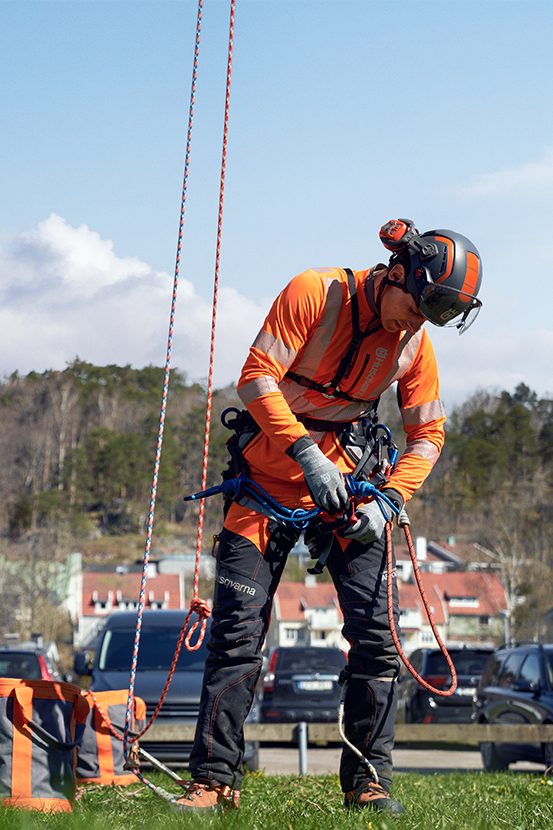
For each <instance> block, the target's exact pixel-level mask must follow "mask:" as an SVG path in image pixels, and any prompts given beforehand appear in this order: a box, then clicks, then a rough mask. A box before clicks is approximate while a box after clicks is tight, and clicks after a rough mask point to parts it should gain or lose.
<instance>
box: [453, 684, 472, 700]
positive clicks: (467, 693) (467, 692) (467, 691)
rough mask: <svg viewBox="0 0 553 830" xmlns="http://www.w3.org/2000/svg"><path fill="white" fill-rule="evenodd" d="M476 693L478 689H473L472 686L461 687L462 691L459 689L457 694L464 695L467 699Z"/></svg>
mask: <svg viewBox="0 0 553 830" xmlns="http://www.w3.org/2000/svg"><path fill="white" fill-rule="evenodd" d="M475 692H476V689H473V688H472V687H470V686H461V688H460V689H457V692H456V694H458V695H464V696H465V697H472V696H473V695H474V693H475Z"/></svg>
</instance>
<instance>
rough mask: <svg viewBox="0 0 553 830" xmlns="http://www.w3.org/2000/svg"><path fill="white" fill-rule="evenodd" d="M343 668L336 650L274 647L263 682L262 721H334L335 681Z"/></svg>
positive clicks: (337, 696) (340, 653)
mask: <svg viewBox="0 0 553 830" xmlns="http://www.w3.org/2000/svg"><path fill="white" fill-rule="evenodd" d="M345 665H346V657H345V655H344V652H343V651H340V649H339V648H320V647H309V646H306V647H302V646H288V647H283V646H276V647H275V648H274V649H273V650H272V651H271V654H270V657H269V665H268V667H267V672H266V674H265V676H264V677H263V680H262V688H263V699H262V701H261V720H262V722H264V723H298V722H300V721H309V722H322V723H325V722H329V721H334V720H336V710H337V708H338V704H339V702H340V686H339V684H338V678H339V676H340V672H341V671H342V669H343V668H345Z"/></svg>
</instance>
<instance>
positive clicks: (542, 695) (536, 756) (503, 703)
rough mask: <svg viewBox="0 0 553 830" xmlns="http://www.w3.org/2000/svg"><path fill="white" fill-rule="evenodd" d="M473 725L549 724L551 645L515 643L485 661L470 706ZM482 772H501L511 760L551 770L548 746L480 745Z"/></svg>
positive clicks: (552, 750) (551, 746) (552, 749)
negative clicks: (472, 712) (537, 764)
mask: <svg viewBox="0 0 553 830" xmlns="http://www.w3.org/2000/svg"><path fill="white" fill-rule="evenodd" d="M474 720H475V721H476V723H498V724H499V723H517V724H520V723H535V724H541V723H553V645H540V644H539V643H521V644H517V645H514V646H511V647H502V648H500V649H498V650H497V651H496V652H495V654H494V655H493V657H490V659H489V660H488V662H487V663H486V666H485V668H484V671H483V672H482V676H481V678H480V683H479V685H478V690H477V695H476V700H475V703H474ZM480 753H481V755H482V763H483V765H484V769H486V770H489V771H498V770H505V769H507V768H508V766H509V764H512V763H515V762H516V761H534V762H537V763H540V764H542V763H543V764H545V765H546V766H547V767H551V766H553V743H542V744H540V743H528V744H518V743H512V744H510V743H491V742H488V741H486V742H483V743H481V744H480Z"/></svg>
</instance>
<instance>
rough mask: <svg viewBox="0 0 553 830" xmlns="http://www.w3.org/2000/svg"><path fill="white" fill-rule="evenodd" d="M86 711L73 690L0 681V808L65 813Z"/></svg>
mask: <svg viewBox="0 0 553 830" xmlns="http://www.w3.org/2000/svg"><path fill="white" fill-rule="evenodd" d="M88 712H89V705H88V702H87V701H86V699H85V698H84V697H83V695H82V693H81V690H80V689H79V687H78V686H74V685H73V684H71V683H56V682H54V681H52V680H19V679H14V678H0V802H1V804H2V806H4V807H8V806H13V807H24V808H26V809H28V810H44V811H46V812H48V811H52V812H71V810H72V803H73V798H74V795H75V764H76V752H75V747H76V746H77V744H78V742H79V741H80V739H81V737H82V735H83V732H84V728H85V721H86V718H87V715H88Z"/></svg>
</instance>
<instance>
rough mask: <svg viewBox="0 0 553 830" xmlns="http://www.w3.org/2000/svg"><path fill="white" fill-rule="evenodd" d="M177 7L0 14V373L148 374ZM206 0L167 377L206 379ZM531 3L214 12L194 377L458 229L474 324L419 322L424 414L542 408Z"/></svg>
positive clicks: (400, 1)
mask: <svg viewBox="0 0 553 830" xmlns="http://www.w3.org/2000/svg"><path fill="white" fill-rule="evenodd" d="M196 13H197V2H196V0H145V1H144V2H142V0H0V107H1V112H2V128H1V129H0V153H1V159H2V163H1V165H0V194H1V198H0V375H1V376H9V375H10V374H11V373H13V372H14V371H17V372H19V374H22V375H25V374H27V373H28V372H30V371H37V372H42V371H44V370H48V369H55V370H61V369H63V368H65V366H66V364H67V363H69V362H70V361H72V360H73V359H74V358H75V357H77V356H78V357H79V358H80V359H81V360H86V361H88V362H91V363H95V364H97V365H105V364H113V363H115V364H120V365H125V364H131V365H132V366H134V367H135V368H141V367H142V366H145V365H148V364H154V365H158V366H162V365H164V363H165V357H166V349H167V332H168V326H169V314H170V308H171V295H172V289H173V276H174V269H175V255H176V248H177V237H178V226H179V214H180V201H181V193H182V182H183V169H184V153H185V148H186V132H187V122H188V107H189V98H190V85H191V77H192V61H193V53H194V40H195V29H196ZM229 15H230V0H205V2H204V11H203V22H202V33H201V43H200V54H199V64H198V81H197V90H196V105H195V113H194V124H193V131H192V145H191V156H190V167H189V179H188V193H187V203H186V213H185V223H184V233H183V242H182V255H181V263H180V280H179V291H178V299H177V306H176V318H175V331H174V338H173V348H172V366H173V367H174V368H177V369H179V370H181V371H182V372H184V373H185V374H186V376H187V378H188V379H189V380H190V381H193V380H204V379H205V378H206V377H207V374H208V367H209V342H210V333H211V309H212V298H213V285H214V274H215V251H216V236H217V212H218V199H219V177H220V169H221V150H222V134H223V119H224V103H225V101H224V98H225V83H226V68H227V48H228V28H229ZM552 35H553V4H552V3H550V2H547V0H476V2H473V0H237V2H236V16H235V33H234V55H233V74H232V86H231V99H230V113H229V136H228V150H227V167H226V180H225V202H224V214H223V228H222V240H221V257H220V276H219V299H218V312H217V326H216V348H215V357H214V385H215V387H216V388H217V387H221V386H224V385H226V384H228V383H231V382H233V381H236V380H237V379H238V377H239V374H240V368H241V366H242V364H243V362H244V359H245V357H246V354H247V350H248V348H249V345H250V344H251V342H252V340H253V338H254V337H255V334H256V333H257V331H258V330H259V328H260V327H261V325H262V322H263V319H264V316H265V314H266V312H267V310H268V308H269V307H270V304H271V302H272V300H273V299H274V297H275V296H276V295H277V294H278V292H279V291H280V290H281V289H282V288H283V287H284V286H285V284H286V283H287V282H288V281H289V280H290V279H291V278H292V277H293V276H294V275H295V274H297V273H299V272H301V271H303V270H305V269H306V268H310V267H322V266H341V267H346V266H347V267H351V268H353V269H363V268H368V267H370V266H372V265H374V264H376V263H377V262H382V261H386V257H387V255H386V252H385V249H384V248H383V247H382V245H381V243H380V241H379V238H378V231H379V229H380V227H381V226H382V225H383V224H384V223H385V222H387V221H388V220H389V219H392V218H397V217H408V218H410V219H413V220H414V221H415V223H416V225H417V227H418V228H419V230H421V231H424V230H429V229H433V228H450V229H453V230H456V231H458V232H460V233H463V234H464V235H466V236H468V237H469V238H470V239H471V240H472V241H473V242H474V243H475V244H476V246H477V247H478V249H479V251H480V253H481V255H482V259H483V265H484V278H483V284H482V290H481V293H480V298H481V299H482V300H483V304H484V305H483V309H482V311H481V313H480V316H479V317H478V319H477V321H476V322H475V324H474V325H473V326H472V328H471V329H470V330H469V331H468V332H467V333H465V334H463V335H462V336H461V337H459V336H458V334H457V332H456V331H455V330H452V329H446V330H439V329H437V328H436V327H434V326H431V325H430V324H427V328H428V329H429V333H430V335H431V339H432V342H433V344H434V348H435V351H436V355H437V358H438V364H439V368H440V376H441V389H442V398H443V400H444V403H445V406H446V409H449V410H451V409H452V408H453V407H455V406H458V405H460V404H462V403H463V402H464V401H465V400H466V399H468V398H469V397H470V396H471V395H472V394H474V393H475V392H476V391H477V390H482V389H484V390H489V391H492V392H493V391H497V390H504V389H505V390H507V391H513V390H514V389H515V387H516V386H517V385H518V384H519V383H525V384H527V385H528V386H529V387H530V388H531V389H532V390H534V391H535V392H537V393H538V395H540V396H549V395H553V378H552V377H551V369H550V366H551V353H552V351H553V320H552V318H551V311H550V302H551V297H552V291H551V281H552V278H553V273H552V267H551V263H552V261H553V234H552V229H553V199H552V197H553V108H552V107H551V104H550V87H551V78H552V68H553V50H552V49H551V39H552Z"/></svg>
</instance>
